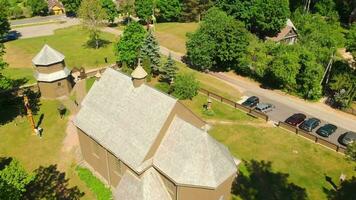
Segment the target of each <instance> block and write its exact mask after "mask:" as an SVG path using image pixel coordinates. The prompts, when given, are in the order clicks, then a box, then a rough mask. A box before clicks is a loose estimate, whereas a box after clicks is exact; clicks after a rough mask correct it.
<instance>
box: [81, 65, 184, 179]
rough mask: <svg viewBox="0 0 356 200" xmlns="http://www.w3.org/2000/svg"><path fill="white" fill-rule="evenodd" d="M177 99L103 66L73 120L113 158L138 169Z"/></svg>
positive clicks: (137, 170)
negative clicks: (135, 84) (140, 84)
mask: <svg viewBox="0 0 356 200" xmlns="http://www.w3.org/2000/svg"><path fill="white" fill-rule="evenodd" d="M176 102H177V100H176V99H174V98H172V97H170V96H168V95H166V94H164V93H161V92H159V91H158V90H156V89H154V88H151V87H149V86H147V85H145V84H143V85H142V86H141V87H138V88H135V87H134V86H133V83H132V81H131V78H130V77H129V76H126V75H124V74H122V73H120V72H118V71H115V70H113V69H111V68H108V69H106V71H105V72H104V73H103V75H102V77H101V78H100V80H99V81H97V82H95V83H94V85H93V86H92V88H91V90H90V91H89V93H88V94H87V96H86V97H85V99H84V101H83V102H82V108H81V109H80V111H79V113H78V114H77V116H76V118H75V120H74V123H75V125H76V126H77V127H78V128H80V129H81V130H83V131H84V132H85V133H86V134H88V135H89V136H90V137H92V138H93V139H95V140H96V141H97V142H99V143H100V144H101V145H103V146H104V147H105V148H106V149H108V150H109V151H111V152H112V153H113V154H114V155H115V156H116V157H118V158H119V159H121V160H122V161H123V162H125V164H127V165H129V166H130V167H131V168H132V169H133V170H135V171H136V172H140V169H142V168H141V167H140V165H142V163H143V162H144V159H145V156H146V155H147V153H148V152H149V150H150V148H151V146H152V145H153V143H154V141H155V140H156V138H157V136H158V134H159V132H160V130H161V128H162V126H163V124H164V123H165V121H166V120H167V118H168V116H169V114H170V113H171V110H172V109H173V107H174V106H175V104H176Z"/></svg>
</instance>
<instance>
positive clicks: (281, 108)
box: [239, 92, 350, 145]
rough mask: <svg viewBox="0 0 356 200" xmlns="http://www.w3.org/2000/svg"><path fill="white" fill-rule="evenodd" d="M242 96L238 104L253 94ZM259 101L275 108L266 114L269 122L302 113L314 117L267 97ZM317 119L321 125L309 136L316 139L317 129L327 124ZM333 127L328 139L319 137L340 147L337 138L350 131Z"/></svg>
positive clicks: (283, 119)
mask: <svg viewBox="0 0 356 200" xmlns="http://www.w3.org/2000/svg"><path fill="white" fill-rule="evenodd" d="M244 95H246V96H244V98H243V99H242V100H241V101H240V102H239V103H241V102H242V101H243V100H245V99H247V98H248V97H249V96H253V95H254V94H252V93H248V92H246V93H245V94H244ZM259 99H260V102H262V103H271V104H273V105H274V106H275V108H274V109H273V110H272V111H270V112H268V113H266V114H267V115H268V116H269V119H270V120H271V121H274V122H275V123H278V122H279V121H283V122H284V121H285V120H286V119H287V118H288V117H290V116H291V115H293V114H295V113H303V114H305V115H306V116H307V119H308V118H311V117H315V116H311V115H309V114H308V113H307V112H303V110H298V109H294V108H291V107H290V106H287V105H284V104H282V103H279V102H276V101H273V100H271V99H269V98H268V97H259ZM316 118H318V117H316ZM318 119H320V120H321V123H320V125H319V126H318V127H316V128H315V129H314V130H313V132H312V133H311V134H313V135H315V136H318V137H321V136H319V135H318V134H316V133H315V131H316V130H317V129H318V128H320V127H321V126H323V125H325V124H327V123H328V122H327V121H325V120H323V119H321V118H318ZM334 125H336V126H337V127H338V128H337V130H336V131H335V133H333V134H332V135H330V136H329V137H328V138H324V137H321V138H323V139H325V140H327V141H329V142H331V143H333V144H336V145H342V144H340V143H339V142H338V138H339V137H340V136H341V135H342V134H344V133H345V132H347V131H350V130H346V129H344V128H342V127H339V126H338V124H334Z"/></svg>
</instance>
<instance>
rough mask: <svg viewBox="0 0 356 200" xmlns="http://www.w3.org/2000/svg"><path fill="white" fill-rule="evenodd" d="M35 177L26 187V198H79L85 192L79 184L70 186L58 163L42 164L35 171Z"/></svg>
mask: <svg viewBox="0 0 356 200" xmlns="http://www.w3.org/2000/svg"><path fill="white" fill-rule="evenodd" d="M34 173H35V178H34V180H33V181H32V182H30V183H29V184H28V186H27V187H26V193H25V195H24V199H26V200H31V199H59V200H62V199H63V200H64V199H71V200H77V199H80V198H81V197H82V196H84V193H83V192H81V191H80V190H79V188H78V187H77V186H74V187H69V183H68V179H66V178H65V173H63V172H60V171H58V169H57V165H50V166H48V167H42V166H40V167H39V168H38V169H36V170H35V171H34Z"/></svg>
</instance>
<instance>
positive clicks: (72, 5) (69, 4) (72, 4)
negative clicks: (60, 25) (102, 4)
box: [61, 0, 82, 16]
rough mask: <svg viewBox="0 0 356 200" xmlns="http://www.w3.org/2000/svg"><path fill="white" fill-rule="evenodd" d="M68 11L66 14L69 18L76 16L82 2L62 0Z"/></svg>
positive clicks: (80, 0) (78, 0)
mask: <svg viewBox="0 0 356 200" xmlns="http://www.w3.org/2000/svg"><path fill="white" fill-rule="evenodd" d="M61 2H62V3H63V5H64V8H65V9H66V14H67V15H69V16H76V15H77V12H78V10H79V7H80V4H81V2H82V0H62V1H61Z"/></svg>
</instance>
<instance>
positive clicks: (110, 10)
mask: <svg viewBox="0 0 356 200" xmlns="http://www.w3.org/2000/svg"><path fill="white" fill-rule="evenodd" d="M101 4H102V5H101V6H102V7H103V8H104V10H105V12H106V19H107V20H108V21H109V23H111V24H112V23H114V21H115V18H116V17H117V16H118V14H119V12H118V10H117V7H116V4H115V3H114V2H113V1H112V0H101Z"/></svg>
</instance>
